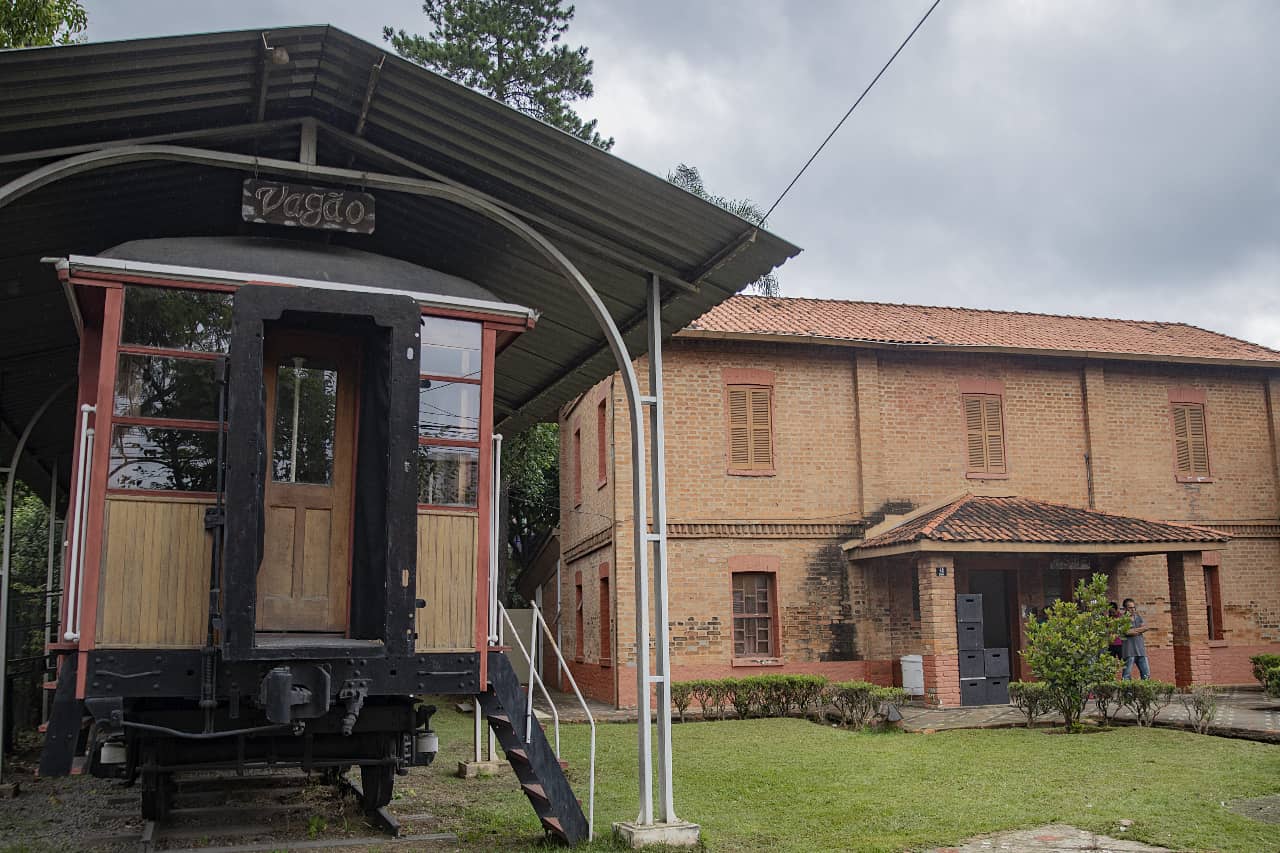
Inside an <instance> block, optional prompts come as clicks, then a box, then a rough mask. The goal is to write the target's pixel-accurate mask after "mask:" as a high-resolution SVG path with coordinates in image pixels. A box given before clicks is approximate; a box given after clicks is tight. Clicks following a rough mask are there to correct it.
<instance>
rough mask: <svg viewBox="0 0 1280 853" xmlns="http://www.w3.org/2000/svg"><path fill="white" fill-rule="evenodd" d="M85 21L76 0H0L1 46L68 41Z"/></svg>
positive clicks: (85, 17) (83, 27)
mask: <svg viewBox="0 0 1280 853" xmlns="http://www.w3.org/2000/svg"><path fill="white" fill-rule="evenodd" d="M88 25H89V18H88V16H87V15H86V14H85V11H84V6H83V5H81V3H80V2H79V0H0V50H3V49H8V48H11V47H38V46H40V45H47V44H71V43H72V42H75V41H78V40H79V39H80V37H81V35H80V34H81V33H83V32H84V31H85V27H87V26H88Z"/></svg>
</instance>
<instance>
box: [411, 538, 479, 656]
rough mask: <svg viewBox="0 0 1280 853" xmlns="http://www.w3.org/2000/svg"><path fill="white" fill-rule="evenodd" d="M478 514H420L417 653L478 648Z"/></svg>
mask: <svg viewBox="0 0 1280 853" xmlns="http://www.w3.org/2000/svg"><path fill="white" fill-rule="evenodd" d="M477 532H478V531H477V518H476V516H475V514H474V513H445V512H420V513H419V514H418V598H421V599H422V600H424V601H426V603H427V606H426V607H425V608H423V609H420V610H418V615H417V631H418V643H417V649H418V651H428V650H435V651H438V650H440V649H460V650H465V651H474V650H475V621H476V559H477V556H478V555H477V553H476V546H477V541H476V536H477Z"/></svg>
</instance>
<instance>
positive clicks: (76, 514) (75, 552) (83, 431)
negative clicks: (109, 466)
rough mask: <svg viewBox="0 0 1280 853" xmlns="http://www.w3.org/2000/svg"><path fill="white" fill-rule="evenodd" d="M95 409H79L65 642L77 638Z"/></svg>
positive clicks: (65, 591) (65, 590) (64, 599)
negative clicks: (85, 515)
mask: <svg viewBox="0 0 1280 853" xmlns="http://www.w3.org/2000/svg"><path fill="white" fill-rule="evenodd" d="M95 411H97V409H96V408H95V407H94V406H91V405H89V404H88V403H85V404H84V405H83V406H81V407H80V446H79V450H78V451H77V453H76V479H75V483H74V484H73V486H72V488H73V490H74V492H75V498H74V501H73V503H72V506H71V534H70V537H69V538H70V544H71V559H70V560H69V561H68V562H67V582H66V583H65V584H63V587H62V612H63V614H64V616H63V624H62V629H63V631H62V639H64V640H66V641H67V642H69V643H70V642H75V641H76V640H78V639H80V637H79V635H78V634H76V633H75V625H76V606H77V604H78V602H79V596H78V595H76V591H77V590H78V589H79V588H80V548H81V543H83V542H84V536H83V535H82V533H83V531H84V526H85V524H84V504H85V494H86V493H87V492H88V490H89V476H88V472H89V468H90V455H91V454H90V452H89V447H90V441H89V439H90V438H91V436H92V435H93V429H92V428H91V427H90V426H89V415H91V414H93V413H94V412H95Z"/></svg>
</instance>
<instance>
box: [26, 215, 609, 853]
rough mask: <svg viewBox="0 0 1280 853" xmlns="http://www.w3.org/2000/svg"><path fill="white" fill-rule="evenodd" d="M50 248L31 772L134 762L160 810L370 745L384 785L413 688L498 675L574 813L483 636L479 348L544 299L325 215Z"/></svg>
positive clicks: (369, 765) (525, 322) (488, 520)
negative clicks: (52, 555)
mask: <svg viewBox="0 0 1280 853" xmlns="http://www.w3.org/2000/svg"><path fill="white" fill-rule="evenodd" d="M58 270H59V274H60V276H61V278H62V281H63V283H64V286H65V288H66V289H67V291H68V296H69V298H70V299H71V300H72V303H73V305H74V310H75V312H76V313H77V314H78V316H79V318H80V323H81V324H82V326H83V332H82V337H81V340H82V346H81V352H80V366H79V395H78V397H79V399H78V409H79V419H78V423H77V424H76V430H77V432H76V454H75V461H74V465H75V471H74V480H73V491H72V512H71V516H70V519H69V524H68V542H69V547H68V549H67V555H68V556H67V564H66V566H65V577H64V587H63V588H64V589H65V591H66V594H65V604H64V613H63V621H62V624H63V626H64V628H65V634H64V635H63V636H62V637H61V638H60V642H59V643H58V644H56V645H55V648H54V651H56V652H58V653H59V655H60V667H59V676H58V680H57V688H56V693H55V700H54V707H53V712H52V714H51V718H50V722H49V730H48V736H47V741H46V746H45V752H44V755H43V756H42V763H41V772H42V773H43V774H45V775H58V774H64V773H68V772H71V771H72V770H73V768H76V767H77V764H78V763H79V764H81V765H83V767H84V769H87V770H88V771H90V772H93V773H95V774H97V775H105V776H114V777H119V778H126V779H140V780H141V787H142V808H143V813H144V816H145V817H147V818H149V819H161V818H163V817H164V816H165V814H166V812H167V810H168V808H169V804H170V802H171V797H172V790H173V776H174V774H175V773H176V772H181V771H191V770H227V771H235V772H243V771H245V770H248V769H254V768H263V767H290V766H293V767H301V768H304V769H306V770H308V771H321V772H327V773H329V774H330V775H331V776H332V777H334V778H335V779H336V778H338V777H339V776H340V775H341V774H343V773H345V772H346V771H347V770H348V769H349V768H359V779H360V782H361V786H360V787H361V788H362V790H363V797H364V801H365V805H366V806H368V807H370V808H377V807H380V806H384V805H385V804H386V803H387V802H388V801H389V800H390V799H391V795H392V788H393V784H394V781H395V777H396V774H397V773H403V772H404V770H405V768H407V767H409V766H411V765H421V764H426V763H429V762H430V761H431V760H432V758H433V757H434V755H435V750H436V747H435V736H434V734H433V732H432V731H431V728H430V712H431V709H430V708H427V707H423V706H421V705H419V704H418V703H417V700H416V697H419V696H422V695H427V694H486V698H484V699H483V701H484V705H485V711H486V714H487V715H488V717H489V722H490V724H491V725H493V726H494V727H495V731H496V732H497V733H498V734H499V736H500V737H503V736H505V738H506V739H504V740H503V745H504V747H505V748H506V752H507V755H508V758H511V759H512V760H513V763H514V761H515V760H516V758H517V757H518V758H519V759H520V760H522V761H523V762H524V766H523V768H520V767H518V768H517V772H518V775H520V778H521V780H522V781H525V782H526V785H525V788H526V792H527V793H529V792H531V791H533V792H536V794H537V798H536V799H535V798H534V797H533V796H532V794H531V800H534V806H535V808H537V809H538V811H539V814H540V816H542V818H543V823H544V825H545V826H546V827H547V828H548V830H550V831H552V832H554V833H556V834H558V835H560V836H561V837H562V838H565V839H566V840H570V841H575V840H578V839H580V838H582V837H584V835H585V832H586V825H585V823H584V820H583V817H582V812H581V808H580V807H579V806H578V804H577V801H576V799H575V798H574V797H573V794H572V791H570V790H569V788H568V784H567V782H565V780H564V777H563V775H562V773H561V768H560V765H559V763H558V762H557V761H556V760H555V757H554V755H552V753H551V752H550V749H549V747H548V746H547V744H546V739H545V737H543V735H542V733H541V731H540V730H539V729H538V728H537V727H536V726H534V727H533V729H532V731H530V732H528V733H526V732H525V731H524V727H523V726H517V727H516V728H515V729H512V728H511V727H510V726H507V728H506V729H504V730H502V731H498V727H499V725H500V723H501V722H502V721H503V720H505V719H507V715H506V714H505V713H504V708H505V707H510V706H511V705H513V704H514V703H516V702H521V701H523V700H521V699H520V698H519V697H520V695H521V688H520V686H519V683H518V682H517V681H515V679H514V674H513V673H512V672H511V671H510V667H509V665H508V664H507V663H506V659H505V658H504V657H503V656H502V655H500V654H496V653H491V647H490V643H489V633H490V629H489V625H490V617H491V613H490V604H489V589H488V586H489V584H488V580H487V578H488V566H489V560H490V553H489V552H490V550H491V548H492V545H491V533H492V530H491V524H492V501H493V495H494V490H493V488H492V486H493V468H494V458H493V452H494V448H493V442H492V424H493V414H492V412H493V387H494V357H495V355H496V354H497V353H498V352H500V351H501V350H503V349H504V348H505V347H506V346H508V345H510V344H511V342H512V341H513V340H515V338H516V337H517V336H519V335H520V334H521V333H523V332H525V331H526V330H528V329H531V328H532V327H533V325H534V324H535V322H536V319H537V315H536V312H534V311H533V310H531V309H529V308H525V307H521V306H517V305H512V304H508V303H504V302H502V301H500V300H499V299H497V298H495V297H494V296H493V295H492V294H491V293H490V292H488V291H486V290H485V289H483V288H481V287H480V286H478V285H476V284H474V283H472V282H470V281H466V280H464V279H461V278H457V277H454V276H450V275H446V274H444V273H440V272H437V271H435V270H431V269H427V268H424V267H420V266H416V265H413V264H410V263H408V262H405V261H401V260H397V259H393V258H389V257H384V256H379V255H375V254H370V253H367V252H361V251H356V250H352V249H341V248H337V247H331V246H327V245H325V244H322V243H317V242H307V243H304V242H294V241H286V240H279V239H265V238H248V237H206V238H173V239H151V240H141V241H135V242H131V243H127V244H124V245H121V246H117V247H116V248H114V249H111V250H108V251H106V252H102V253H100V254H99V255H97V256H94V257H77V256H72V257H70V258H67V259H65V260H62V261H61V262H59V263H58ZM521 711H523V706H521ZM516 729H518V731H517V730H516ZM522 770H523V772H521V771H522Z"/></svg>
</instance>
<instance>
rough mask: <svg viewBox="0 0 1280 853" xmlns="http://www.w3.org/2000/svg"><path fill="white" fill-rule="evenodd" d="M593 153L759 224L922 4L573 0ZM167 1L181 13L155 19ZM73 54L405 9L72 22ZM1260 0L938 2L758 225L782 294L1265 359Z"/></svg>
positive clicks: (406, 2)
mask: <svg viewBox="0 0 1280 853" xmlns="http://www.w3.org/2000/svg"><path fill="white" fill-rule="evenodd" d="M577 5H578V10H577V19H576V21H575V23H574V26H573V28H572V29H571V30H570V34H569V40H570V42H571V43H573V44H586V45H588V46H589V47H590V49H591V55H592V57H593V58H594V59H595V62H596V76H595V82H596V97H595V98H594V99H593V100H592V101H591V102H590V103H587V104H584V105H582V107H581V112H582V113H583V114H584V115H586V116H591V117H599V119H600V124H601V129H602V130H603V131H604V132H605V133H609V134H612V135H614V136H615V137H616V138H617V140H618V141H617V147H616V148H615V153H617V154H618V155H619V156H621V157H623V158H625V159H627V160H630V161H632V162H634V163H636V164H637V165H639V166H641V167H643V168H646V169H648V170H650V171H652V172H655V173H657V174H665V173H666V171H667V170H669V169H670V168H672V167H674V166H675V165H676V164H677V163H679V162H682V161H683V162H687V163H692V164H695V165H697V166H698V167H699V168H700V169H701V170H702V172H703V175H704V178H705V179H706V180H707V183H708V185H709V186H710V187H711V188H712V189H713V190H714V191H716V192H718V193H722V194H727V195H734V196H747V197H750V198H752V199H754V200H755V201H757V202H758V203H761V204H762V205H768V204H769V203H770V202H772V201H773V199H774V197H776V195H777V194H778V193H779V192H780V191H781V190H782V188H783V187H784V186H785V185H786V183H787V181H788V180H789V179H790V177H791V175H792V174H793V173H794V172H795V170H796V169H797V168H798V167H799V166H800V164H801V163H803V162H804V160H805V158H807V157H808V155H809V153H810V152H811V151H812V150H813V148H814V147H815V146H816V145H817V143H818V142H819V141H821V139H822V137H823V136H825V134H826V133H827V131H828V130H829V129H830V128H831V126H832V125H833V124H834V122H835V121H836V120H837V119H838V118H839V117H840V115H842V114H843V112H844V110H845V109H847V108H848V105H849V104H850V103H851V102H852V99H853V98H854V97H856V95H857V93H858V92H859V91H861V89H862V87H863V86H864V85H865V84H866V82H867V81H868V80H870V79H871V77H872V76H873V75H874V74H875V72H876V70H878V68H879V66H880V65H881V63H883V61H884V60H885V59H886V58H887V57H888V55H889V53H890V52H891V51H892V50H893V48H894V47H895V46H896V45H897V43H898V41H900V40H901V38H902V37H903V36H904V35H905V34H906V32H907V31H908V30H909V29H910V27H911V26H912V25H914V23H915V21H916V19H917V18H918V16H919V15H920V14H921V13H922V12H923V10H924V8H925V6H926V4H925V3H924V2H921V3H920V4H919V8H915V7H914V6H913V5H909V4H905V3H894V4H886V3H882V2H857V3H852V2H806V3H800V2H790V3H784V2H780V0H779V2H763V0H758V1H757V2H747V1H746V0H743V2H688V0H686V2H682V3H676V2H669V0H654V2H646V3H625V4H624V3H616V2H611V3H600V2H596V3H587V2H579V3H578V4H577ZM179 6H181V8H178V7H179ZM88 7H89V12H90V22H91V24H90V36H91V37H92V38H94V39H106V38H126V37H134V36H142V35H157V34H165V33H176V32H189V31H199V30H209V29H228V28H239V27H250V26H264V25H266V26H270V25H277V26H278V25H282V24H287V23H318V22H329V23H333V24H335V25H337V26H339V27H342V28H343V29H347V30H349V31H351V32H353V33H355V34H356V35H359V36H362V37H364V38H367V39H369V40H371V41H376V40H378V39H379V37H380V36H379V34H380V28H381V26H382V25H383V24H384V23H388V24H394V25H396V26H403V27H405V28H406V29H409V30H414V29H417V30H421V29H422V25H423V23H424V19H423V17H422V15H421V12H420V4H419V3H418V2H416V0H379V2H368V3H365V4H363V5H362V6H360V7H358V8H353V7H352V6H351V5H350V4H344V3H338V2H336V0H318V2H312V3H307V4H297V3H287V2H283V0H275V2H268V3H250V2H247V0H246V1H245V2H241V0H225V2H223V3H221V4H219V5H218V6H217V8H216V9H211V8H204V9H199V8H191V7H190V6H188V5H187V4H174V3H171V2H169V3H162V2H152V0H114V2H111V3H110V4H108V3H106V2H104V1H103V0H100V1H99V2H90V3H89V4H88ZM1278 25H1280V5H1276V4H1272V3H1267V2H1255V3H1250V2H1231V3H1214V4H1206V3H1198V2H1164V3H1154V2H1140V1H1139V0H1133V2H1125V3H1115V2H1100V1H1098V2H1070V3H1068V2H1053V3H1051V2H1017V0H981V1H980V0H943V3H942V5H941V6H940V7H939V8H938V10H937V12H935V13H934V16H933V18H931V19H930V21H929V23H928V24H926V26H925V28H924V29H923V30H922V31H921V32H920V33H919V34H918V35H917V37H916V39H915V40H914V41H913V42H912V43H911V44H910V45H909V46H908V47H907V49H906V50H905V51H904V52H903V54H902V56H900V57H899V59H898V61H897V63H895V65H894V67H893V68H891V69H890V71H889V72H888V74H886V75H885V77H884V78H883V79H882V80H881V82H880V84H879V85H878V86H877V88H876V90H875V91H874V92H873V93H872V94H871V95H870V96H869V97H868V98H867V100H866V101H864V103H863V104H862V106H861V107H859V109H858V111H857V112H855V113H854V115H853V117H852V118H851V119H850V120H849V122H848V123H847V124H846V125H845V127H844V129H843V130H842V131H841V133H840V134H839V135H838V136H837V137H836V138H835V139H834V140H833V142H832V143H831V145H830V146H829V147H828V149H827V151H826V152H824V154H823V156H822V157H821V158H820V159H819V160H818V161H817V162H816V163H815V164H814V166H813V167H812V168H811V170H810V171H809V173H808V174H806V176H805V177H804V179H802V181H801V183H800V184H799V185H797V187H796V188H795V189H794V190H793V191H792V193H791V195H789V196H788V197H787V199H786V201H784V202H783V204H782V206H781V207H780V208H779V209H778V212H777V213H776V214H775V215H774V217H773V219H772V220H771V222H770V227H771V228H772V229H773V230H775V231H777V232H778V233H780V234H782V235H784V236H786V237H788V238H790V239H792V240H794V241H795V242H797V243H799V244H800V245H801V246H803V247H804V248H805V250H806V251H805V253H804V254H803V255H801V256H800V257H799V258H798V259H796V260H794V261H792V262H790V263H789V264H787V265H786V266H785V267H784V268H783V270H782V271H781V273H780V277H781V281H782V286H783V292H784V293H786V294H789V295H797V296H798V295H808V296H827V297H843V298H859V299H875V300H884V301H908V302H924V303H935V304H952V305H956V304H959V305H969V306H975V307H998V308H1012V309H1018V310H1043V311H1051V312H1068V313H1082V314H1101V315H1108V316H1123V317H1137V318H1148V319H1161V320H1181V321H1185V322H1191V323H1196V324H1197V325H1204V326H1208V327H1210V328H1213V329H1216V330H1219V331H1223V332H1227V333H1230V334H1236V335H1239V336H1242V337H1246V338H1250V339H1253V340H1257V341H1259V342H1260V343H1264V344H1268V345H1270V346H1275V347H1280V296H1277V291H1278V288H1277V286H1276V284H1277V281H1278V278H1280V244H1278V243H1277V236H1276V235H1277V233H1280V230H1278V228H1277V226H1278V225H1280V221H1278V219H1280V205H1278V204H1277V201H1278V199H1277V194H1278V193H1280V165H1277V164H1278V163H1280V161H1278V160H1277V158H1276V156H1275V152H1274V148H1275V141H1276V140H1277V138H1280V100H1278V99H1277V98H1275V96H1274V93H1273V92H1272V91H1271V85H1270V84H1272V82H1273V81H1274V80H1276V79H1278V77H1280V75H1278V74H1277V72H1280V53H1277V52H1276V51H1275V50H1274V49H1273V48H1272V47H1271V46H1270V44H1269V42H1268V38H1269V35H1270V34H1272V33H1274V32H1276V31H1277V29H1278Z"/></svg>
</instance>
